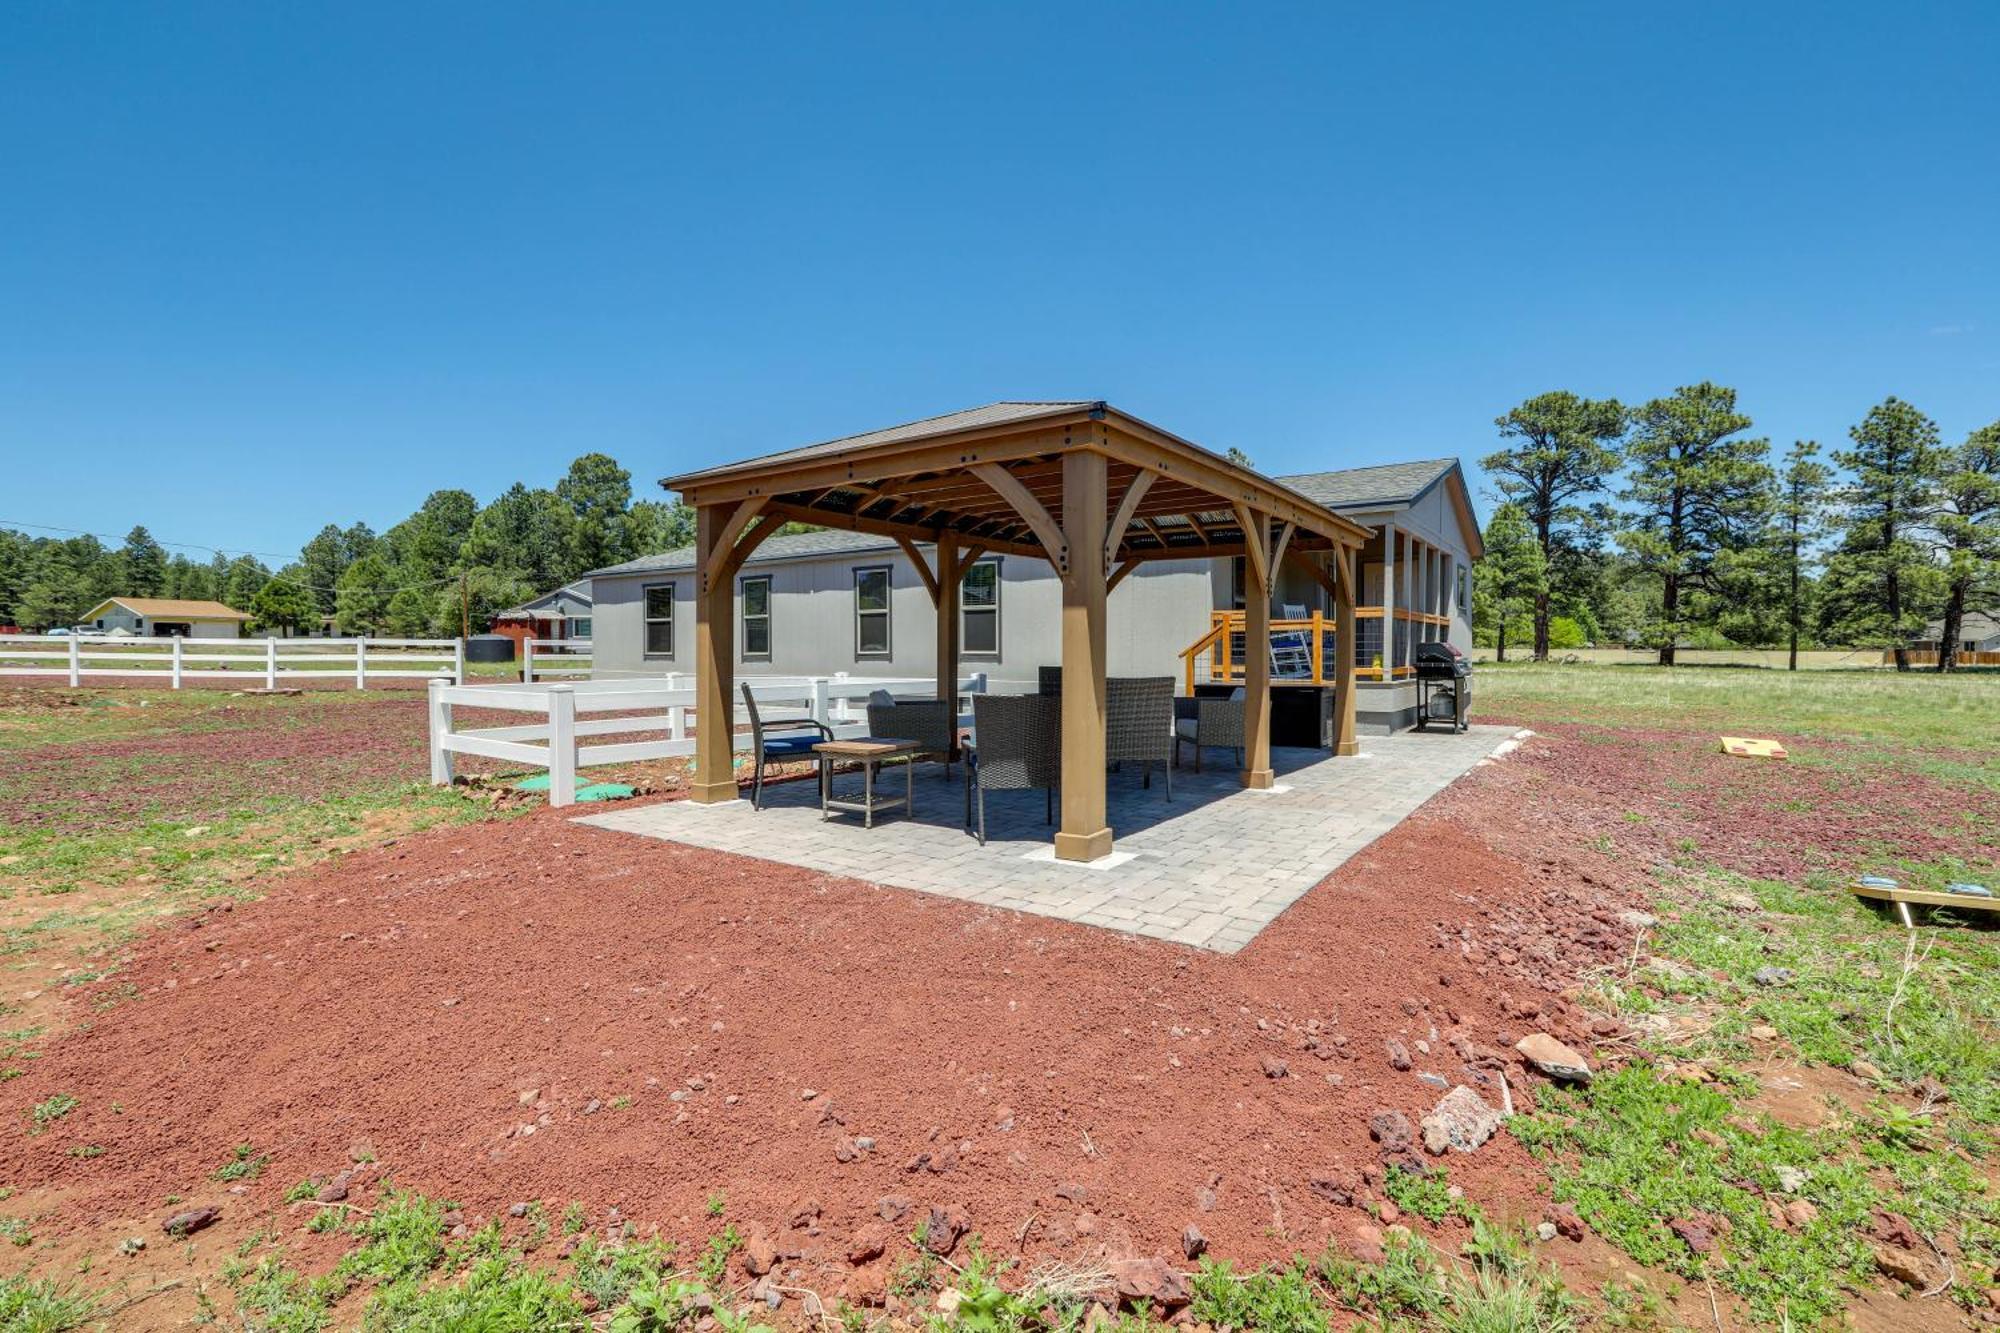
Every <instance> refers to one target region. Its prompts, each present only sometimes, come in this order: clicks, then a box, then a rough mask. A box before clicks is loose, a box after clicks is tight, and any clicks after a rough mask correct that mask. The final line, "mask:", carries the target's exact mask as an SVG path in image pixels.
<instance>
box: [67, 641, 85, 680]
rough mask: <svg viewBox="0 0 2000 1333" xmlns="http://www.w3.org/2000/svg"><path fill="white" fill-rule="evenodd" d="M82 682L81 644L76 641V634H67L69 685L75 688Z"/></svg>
mask: <svg viewBox="0 0 2000 1333" xmlns="http://www.w3.org/2000/svg"><path fill="white" fill-rule="evenodd" d="M81 684H83V645H82V644H80V643H78V642H77V641H76V635H75V634H71V635H70V636H69V687H70V688H71V689H75V688H76V687H77V686H79V685H81Z"/></svg>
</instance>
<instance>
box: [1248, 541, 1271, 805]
mask: <svg viewBox="0 0 2000 1333" xmlns="http://www.w3.org/2000/svg"><path fill="white" fill-rule="evenodd" d="M1251 517H1252V518H1253V519H1254V520H1255V530H1254V531H1253V530H1251V528H1250V527H1247V526H1246V527H1245V529H1244V532H1243V537H1244V545H1246V546H1248V545H1249V544H1250V543H1252V542H1255V543H1256V544H1257V546H1258V547H1259V548H1260V550H1259V551H1258V552H1254V553H1252V554H1251V555H1249V556H1248V557H1247V558H1246V559H1245V560H1244V561H1243V578H1244V583H1245V585H1246V586H1245V588H1244V590H1243V592H1244V595H1243V785H1244V786H1246V787H1259V788H1262V787H1269V786H1271V785H1272V784H1273V783H1274V782H1275V781H1276V779H1275V778H1274V777H1273V776H1272V773H1271V585H1272V584H1273V583H1275V582H1276V581H1277V571H1276V570H1274V569H1272V568H1271V563H1270V555H1269V552H1270V549H1271V544H1270V531H1269V528H1270V524H1269V522H1268V520H1267V519H1266V518H1265V516H1264V515H1263V514H1261V513H1253V514H1252V515H1251Z"/></svg>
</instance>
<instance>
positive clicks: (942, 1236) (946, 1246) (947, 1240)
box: [924, 1203, 972, 1258]
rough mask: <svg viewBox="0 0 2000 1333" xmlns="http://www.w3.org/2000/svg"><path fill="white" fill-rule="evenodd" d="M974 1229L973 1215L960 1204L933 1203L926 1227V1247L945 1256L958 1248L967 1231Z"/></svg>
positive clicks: (936, 1253)
mask: <svg viewBox="0 0 2000 1333" xmlns="http://www.w3.org/2000/svg"><path fill="white" fill-rule="evenodd" d="M970 1230H972V1215H971V1214H969V1213H967V1212H966V1211H965V1209H964V1208H963V1207H961V1206H960V1205H958V1204H955V1203H954V1204H951V1205H950V1206H948V1207H947V1206H944V1205H940V1204H932V1205H931V1215H930V1221H929V1222H928V1223H927V1224H926V1225H925V1227H924V1248H925V1249H927V1250H929V1251H930V1252H931V1253H932V1254H935V1255H937V1256H938V1257H939V1258H943V1257H945V1256H946V1255H948V1254H950V1253H951V1252H952V1251H953V1250H955V1249H957V1248H958V1242H959V1241H960V1240H961V1239H963V1238H964V1236H965V1233H966V1232H968V1231H970Z"/></svg>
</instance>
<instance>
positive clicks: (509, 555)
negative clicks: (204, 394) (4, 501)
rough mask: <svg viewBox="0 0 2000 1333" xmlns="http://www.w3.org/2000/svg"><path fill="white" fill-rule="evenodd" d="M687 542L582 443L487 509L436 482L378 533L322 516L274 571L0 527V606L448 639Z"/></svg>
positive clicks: (668, 518) (30, 624) (689, 536)
mask: <svg viewBox="0 0 2000 1333" xmlns="http://www.w3.org/2000/svg"><path fill="white" fill-rule="evenodd" d="M693 541H694V513H693V511H692V510H690V509H688V508H687V507H686V506H685V505H682V504H680V503H679V502H678V501H676V500H636V501H635V500H634V499H633V498H632V475H631V473H629V472H627V471H626V470H625V469H624V468H622V467H620V466H619V465H618V463H617V461H616V460H614V459H613V458H611V457H610V456H609V455H608V454H601V453H590V454H585V455H583V456H582V457H580V458H578V459H576V460H575V461H574V462H572V463H571V464H570V465H569V469H568V471H567V472H565V473H564V474H563V476H562V478H561V480H559V481H557V482H556V484H555V485H554V486H553V487H534V488H531V487H528V486H526V485H524V484H522V483H520V482H516V483H514V484H513V485H512V486H510V487H508V488H507V489H506V490H505V491H503V492H502V493H501V494H500V495H498V496H496V497H495V498H494V499H493V500H491V501H489V502H488V503H486V504H485V505H481V504H480V503H479V501H478V500H477V499H476V498H475V497H474V496H473V495H472V493H471V492H469V491H464V490H456V489H453V490H441V491H433V492H432V493H431V494H430V495H429V496H428V497H426V498H425V500H424V502H423V504H421V505H419V506H418V507H417V510H416V512H415V513H413V514H411V515H410V516H409V517H408V518H406V519H404V520H403V521H402V522H400V523H398V524H396V525H395V526H394V527H391V528H389V529H388V530H387V531H386V532H381V533H377V532H376V531H374V530H373V529H372V528H370V527H369V526H368V525H367V524H366V523H360V522H356V523H351V524H349V525H347V526H345V527H342V526H341V525H339V524H337V523H329V524H327V525H326V526H325V527H323V528H321V529H320V530H319V532H318V533H317V534H315V535H314V536H313V538H312V539H311V540H310V541H308V542H307V543H306V544H305V546H304V547H303V548H302V549H301V550H300V552H299V555H298V558H297V559H296V560H293V561H290V562H289V563H286V564H284V565H281V566H280V567H278V568H277V569H272V568H269V567H268V566H266V565H265V564H264V563H263V562H262V561H261V560H259V559H257V558H256V557H255V556H253V555H237V556H234V557H231V556H228V555H226V554H224V553H222V552H220V551H218V552H216V553H215V554H214V556H213V557H212V558H210V559H207V560H198V559H195V558H192V557H190V556H188V555H185V554H180V553H175V554H169V553H168V552H167V551H166V549H165V548H164V547H163V545H162V544H161V543H160V542H159V541H157V540H156V539H155V538H154V537H153V536H152V534H151V533H150V532H148V531H147V529H146V528H145V527H143V526H141V527H135V528H133V529H132V531H131V533H130V534H128V535H127V537H126V538H125V541H124V544H123V545H121V546H108V545H106V544H105V543H104V542H102V541H100V540H99V539H98V538H96V537H94V536H69V537H35V536H29V535H26V534H24V533H20V532H15V531H12V530H8V529H0V612H7V613H11V614H12V617H13V620H14V623H16V624H17V625H19V626H21V627H22V628H24V629H31V630H41V629H49V628H53V627H56V626H65V625H72V624H75V623H77V622H78V621H79V620H81V619H82V617H83V615H84V613H85V612H87V611H89V610H90V609H91V608H92V607H94V606H96V605H97V604H98V603H100V602H101V601H103V600H104V599H105V598H107V597H113V596H128V597H174V598H189V599H200V600H214V601H220V602H224V603H227V604H228V605H229V606H231V607H233V608H235V609H236V610H238V611H242V612H245V613H246V614H248V615H250V616H251V617H253V619H252V622H251V628H252V630H253V631H254V632H257V633H276V634H296V633H299V632H301V631H308V632H309V631H316V630H318V629H319V628H320V627H321V626H322V625H323V624H326V623H328V622H329V620H330V622H331V624H332V625H333V627H334V628H335V629H336V630H337V631H338V632H339V633H341V634H386V635H392V636H396V637H407V638H449V637H453V636H456V635H458V634H459V633H460V632H461V631H462V630H467V629H469V630H471V631H472V632H478V631H480V630H484V629H485V628H486V627H487V626H488V624H489V623H490V622H491V619H492V617H493V616H494V614H495V613H497V612H500V611H503V610H506V609H507V608H509V607H513V606H518V605H520V604H521V603H523V602H526V601H528V600H530V599H531V598H534V597H536V596H539V595H540V594H542V593H545V592H548V591H550V590H552V589H555V588H558V587H561V586H562V585H563V584H565V583H568V582H571V581H572V580H574V579H575V578H577V576H579V575H581V574H584V573H586V572H588V571H589V570H592V569H598V568H602V567H603V566H605V565H613V564H617V563H619V562H620V561H624V560H630V559H633V558H634V557H637V556H641V555H651V554H655V553H657V552H661V551H669V550H673V549H675V548H677V547H682V546H688V545H691V544H692V543H693Z"/></svg>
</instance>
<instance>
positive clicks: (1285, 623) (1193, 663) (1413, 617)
mask: <svg viewBox="0 0 2000 1333" xmlns="http://www.w3.org/2000/svg"><path fill="white" fill-rule="evenodd" d="M1354 618H1355V619H1356V620H1357V621H1362V620H1376V621H1379V620H1381V619H1382V608H1381V607H1379V606H1357V607H1355V608H1354ZM1396 619H1397V620H1399V621H1401V622H1403V623H1404V624H1408V625H1436V626H1440V627H1444V628H1449V627H1450V625H1451V618H1450V617H1449V616H1434V615H1428V614H1425V613H1423V612H1420V611H1409V610H1404V609H1402V608H1398V609H1397V611H1396ZM1333 623H1334V622H1333V618H1332V617H1330V616H1328V615H1326V614H1324V613H1323V612H1320V611H1315V612H1313V613H1312V614H1311V615H1310V616H1308V617H1306V618H1305V619H1303V620H1295V619H1294V620H1280V619H1273V620H1272V621H1271V633H1272V634H1273V635H1277V634H1303V635H1304V636H1305V639H1306V643H1307V644H1308V646H1309V651H1310V652H1311V654H1312V675H1311V677H1310V678H1307V677H1304V676H1286V677H1284V678H1283V679H1279V678H1277V677H1275V676H1274V677H1273V678H1272V683H1273V684H1276V685H1331V684H1333V683H1334V680H1333V676H1334V668H1335V667H1336V666H1337V665H1338V659H1337V658H1336V657H1333V656H1330V655H1329V652H1328V645H1329V641H1332V652H1333V653H1340V652H1346V651H1352V650H1351V649H1349V648H1346V647H1344V646H1343V645H1341V644H1340V643H1339V642H1338V637H1337V636H1336V635H1334V634H1333V632H1332V631H1333ZM1247 631H1248V621H1247V618H1246V617H1245V615H1244V613H1243V612H1241V611H1211V612H1210V613H1209V627H1208V633H1206V634H1204V635H1202V636H1201V637H1200V638H1199V639H1196V640H1195V641H1194V642H1193V643H1191V644H1189V645H1188V646H1187V647H1186V648H1184V649H1182V650H1181V675H1182V678H1183V680H1184V681H1185V683H1186V685H1187V692H1188V693H1189V694H1193V693H1194V687H1195V676H1196V667H1197V664H1198V663H1199V662H1200V661H1201V659H1202V657H1203V655H1207V657H1208V679H1209V682H1210V683H1211V684H1240V683H1241V682H1242V680H1243V662H1242V659H1241V658H1240V657H1238V656H1237V654H1236V645H1235V643H1234V637H1235V636H1236V635H1239V634H1244V633H1247ZM1392 651H1394V645H1393V644H1388V643H1385V644H1384V645H1383V647H1382V650H1381V651H1380V652H1377V653H1376V654H1375V655H1374V660H1373V661H1372V662H1370V663H1364V664H1357V665H1356V667H1355V668H1354V675H1355V678H1356V679H1358V680H1381V679H1382V678H1383V677H1384V675H1385V674H1387V675H1389V676H1390V678H1392V679H1399V680H1400V679H1405V678H1407V677H1409V676H1412V675H1414V674H1415V668H1413V667H1411V666H1408V665H1406V664H1404V665H1395V666H1388V667H1385V666H1384V665H1383V660H1384V659H1383V654H1384V653H1387V652H1392Z"/></svg>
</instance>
